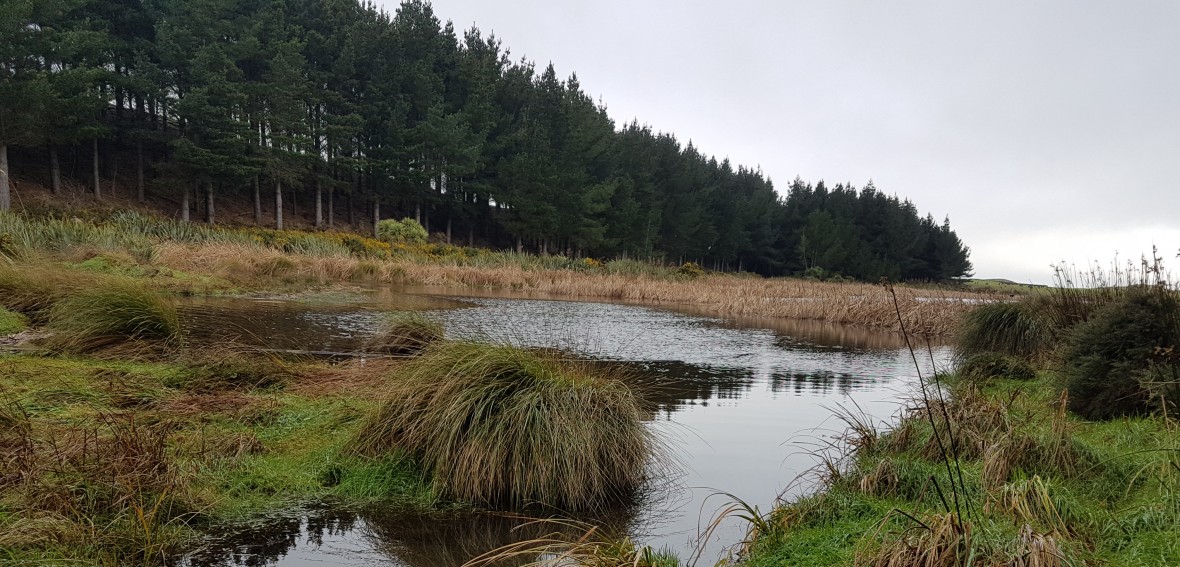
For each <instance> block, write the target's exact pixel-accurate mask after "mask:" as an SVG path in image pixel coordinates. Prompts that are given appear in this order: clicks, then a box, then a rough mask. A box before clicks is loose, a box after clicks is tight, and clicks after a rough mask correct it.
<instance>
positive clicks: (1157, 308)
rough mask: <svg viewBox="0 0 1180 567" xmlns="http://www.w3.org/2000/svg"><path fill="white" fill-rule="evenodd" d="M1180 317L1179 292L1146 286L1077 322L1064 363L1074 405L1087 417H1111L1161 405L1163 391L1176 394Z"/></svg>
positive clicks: (1139, 412) (1063, 369)
mask: <svg viewBox="0 0 1180 567" xmlns="http://www.w3.org/2000/svg"><path fill="white" fill-rule="evenodd" d="M1178 321H1180V301H1178V300H1177V297H1176V294H1175V293H1174V292H1171V291H1169V290H1167V289H1165V288H1162V287H1147V286H1143V287H1135V288H1130V289H1128V290H1127V293H1126V295H1125V297H1123V298H1122V299H1120V300H1117V301H1114V302H1112V303H1110V304H1108V305H1106V306H1104V307H1101V308H1100V309H1098V310H1097V311H1095V312H1094V314H1093V316H1091V317H1090V319H1089V320H1087V321H1085V322H1084V323H1081V324H1079V325H1077V326H1075V327H1074V328H1073V330H1072V331H1071V332H1070V335H1069V337H1068V339H1067V341H1066V348H1065V352H1064V361H1063V366H1062V375H1063V377H1064V378H1065V381H1066V384H1067V386H1068V388H1069V396H1070V399H1069V408H1070V409H1071V410H1073V411H1074V412H1076V413H1078V414H1080V415H1082V416H1084V417H1086V418H1088V419H1110V418H1112V417H1117V416H1121V415H1135V414H1143V413H1147V412H1149V411H1151V409H1152V407H1153V405H1156V407H1158V404H1159V403H1160V400H1159V398H1158V397H1159V396H1165V398H1164V399H1165V400H1166V396H1167V395H1168V394H1169V393H1172V394H1173V395H1174V394H1175V388H1174V387H1172V388H1170V389H1169V388H1168V387H1167V384H1166V382H1168V381H1169V380H1170V377H1171V376H1175V375H1176V374H1177V371H1176V364H1177V362H1178V361H1177V360H1175V358H1174V356H1173V352H1174V347H1175V345H1176V344H1177V342H1178V341H1177V339H1178V338H1180V326H1178V325H1177V322H1178ZM1161 383H1165V384H1163V387H1161ZM1169 390H1170V392H1169ZM1164 403H1169V402H1167V401H1165V402H1164ZM1170 403H1175V400H1174V399H1173V400H1171V402H1170Z"/></svg>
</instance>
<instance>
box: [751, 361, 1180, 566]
mask: <svg viewBox="0 0 1180 567" xmlns="http://www.w3.org/2000/svg"><path fill="white" fill-rule="evenodd" d="M1053 378H1054V377H1053V376H1051V375H1045V374H1042V375H1041V376H1040V377H1039V378H1038V379H1037V380H1033V381H1027V380H1013V379H1009V378H996V379H994V380H991V381H989V382H988V383H986V384H985V385H982V386H978V385H977V384H975V383H973V382H970V381H966V380H954V381H952V382H951V385H952V388H951V390H952V393H951V400H950V401H949V402H948V404H947V406H946V408H947V411H948V415H950V416H951V423H952V425H951V429H953V430H954V431H955V434H956V437H957V440H958V442H959V444H960V445H959V447H958V451H959V459H958V460H957V461H955V460H953V459H952V463H953V466H951V467H950V468H949V471H948V467H947V466H946V463H945V462H944V461H943V460H942V459H941V452H940V451H939V449H938V448H937V441H936V440H935V439H934V435H933V434H932V431H933V430H932V429H931V426H930V420H929V416H928V415H927V413H926V411H925V409H924V408H922V407H915V408H913V409H911V410H910V411H909V412H908V413H907V415H906V416H905V417H904V418H903V419H902V421H901V422H900V423H899V424H898V425H897V426H896V427H895V428H893V429H892V430H891V431H887V432H886V431H879V430H876V429H874V428H873V427H870V426H869V424H858V426H857V428H856V429H854V430H852V431H850V432H849V436H850V438H849V441H851V445H850V446H851V447H853V448H855V452H853V453H850V454H847V455H844V456H842V457H837V458H833V459H832V460H830V461H829V462H828V463H827V466H826V467H825V469H824V471H825V472H824V475H825V478H824V480H825V483H824V486H823V490H822V491H821V492H819V493H818V494H816V495H814V496H811V497H808V498H804V499H801V500H798V501H795V502H792V503H790V504H787V505H784V506H781V507H779V508H777V509H776V510H775V511H774V512H773V513H772V514H770V515H769V516H768V517H767V518H765V520H764V521H763V522H761V523H759V524H758V528H757V529H756V535H755V539H754V541H753V543H752V544H751V545H750V547H749V548H748V558H747V562H748V564H750V565H850V564H856V565H865V564H867V565H918V564H920V565H947V566H951V565H968V564H970V565H1175V564H1178V563H1180V425H1178V424H1177V423H1176V422H1175V421H1173V420H1171V419H1169V418H1165V417H1162V416H1158V417H1157V416H1149V417H1137V418H1127V419H1123V420H1118V421H1110V422H1089V421H1085V420H1082V419H1080V418H1077V417H1075V416H1073V415H1071V414H1069V413H1068V412H1067V411H1066V410H1065V408H1064V406H1063V404H1064V403H1065V398H1064V397H1063V395H1062V391H1061V389H1060V388H1058V387H1055V386H1054V385H1053V384H1054V380H1053ZM936 411H939V412H941V408H939V409H938V410H936ZM935 423H938V424H939V427H940V428H941V423H939V421H938V419H936V421H935ZM943 435H944V442H946V441H949V439H948V438H947V437H946V436H945V435H946V433H945V430H943ZM960 474H961V475H962V476H961V479H962V482H961V484H960V482H959V478H960V477H959V475H960ZM952 487H955V488H952Z"/></svg>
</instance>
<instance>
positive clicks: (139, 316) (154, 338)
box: [48, 279, 180, 353]
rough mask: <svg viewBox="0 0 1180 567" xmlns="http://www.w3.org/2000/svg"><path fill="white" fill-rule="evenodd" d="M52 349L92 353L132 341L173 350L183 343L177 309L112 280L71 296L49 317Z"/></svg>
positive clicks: (126, 282)
mask: <svg viewBox="0 0 1180 567" xmlns="http://www.w3.org/2000/svg"><path fill="white" fill-rule="evenodd" d="M49 328H50V330H51V331H52V332H53V334H52V335H51V336H50V337H49V339H48V344H49V346H50V347H51V348H53V349H56V350H60V351H64V352H71V353H89V352H94V351H97V350H101V349H104V348H107V347H111V346H115V345H118V344H120V343H126V342H129V341H132V342H137V343H140V344H141V345H143V346H153V347H162V346H170V345H172V344H174V343H176V342H177V341H178V340H179V336H180V335H179V333H180V320H179V317H178V316H177V314H176V307H175V306H173V305H172V303H171V302H169V301H168V300H166V299H165V298H164V297H162V296H161V295H160V294H158V293H156V292H154V291H151V290H148V289H147V288H145V287H143V286H141V285H138V284H136V283H134V282H132V281H129V280H117V279H114V280H108V281H103V282H100V283H99V284H96V286H95V287H93V288H91V289H87V290H83V291H78V292H74V293H71V294H69V295H67V296H65V297H64V298H63V299H61V300H60V301H58V302H57V303H55V304H54V305H53V307H52V309H51V310H50V313H49Z"/></svg>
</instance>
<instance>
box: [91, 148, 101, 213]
mask: <svg viewBox="0 0 1180 567" xmlns="http://www.w3.org/2000/svg"><path fill="white" fill-rule="evenodd" d="M93 149H94V198H95V199H98V198H101V197H102V187H101V186H100V185H99V182H98V138H97V137H95V138H94V144H93Z"/></svg>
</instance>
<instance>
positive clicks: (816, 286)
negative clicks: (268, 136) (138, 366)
mask: <svg viewBox="0 0 1180 567" xmlns="http://www.w3.org/2000/svg"><path fill="white" fill-rule="evenodd" d="M0 234H2V235H3V242H4V243H5V244H4V245H3V246H2V247H0V255H3V256H5V257H8V258H10V259H15V260H24V261H28V260H33V259H37V258H42V257H44V256H45V255H46V254H57V255H67V256H68V255H70V254H71V252H73V253H76V252H77V251H78V250H90V251H94V252H99V253H121V254H124V255H126V256H127V257H129V258H131V259H133V260H134V261H136V262H141V263H145V264H151V265H160V266H164V267H168V268H171V269H174V270H179V271H182V272H186V273H193V274H203V275H208V276H215V277H218V278H222V279H224V280H227V281H229V282H232V283H233V284H235V285H238V286H244V287H255V288H267V287H274V286H275V285H276V284H310V285H324V284H330V283H336V282H345V281H373V282H382V283H408V284H421V285H437V286H461V287H474V288H494V289H504V290H513V291H522V292H533V293H542V294H550V295H554V296H561V297H571V298H585V299H606V300H617V301H634V302H643V303H654V304H685V305H693V306H694V307H697V308H699V309H701V310H704V311H707V312H708V313H710V314H713V315H718V316H762V317H780V318H792V319H804V320H816V321H826V322H832V323H841V324H851V325H859V326H864V327H872V328H878V329H883V330H900V328H901V327H902V325H904V326H905V327H906V328H907V329H908V330H909V331H910V332H911V333H913V334H918V335H927V336H932V335H946V334H950V333H952V332H953V331H954V330H955V329H956V324H957V322H958V320H959V319H960V318H961V317H962V316H963V315H964V314H965V313H966V312H967V311H968V310H970V308H971V307H972V306H973V305H974V304H976V303H979V302H981V301H990V300H992V299H993V298H994V296H992V295H989V294H980V293H972V292H964V291H948V290H931V289H924V290H919V289H914V288H906V287H901V288H898V289H897V295H898V306H899V307H900V310H901V314H902V317H901V320H900V322H899V320H898V318H897V317H896V314H895V312H894V305H893V300H892V297H890V295H889V294H888V293H886V292H885V291H884V290H883V289H881V287H880V286H876V285H872V284H856V283H835V282H817V281H810V280H799V279H785V278H776V279H764V278H759V277H751V276H749V275H727V274H704V275H702V274H701V273H699V272H698V271H696V270H687V271H686V270H684V269H676V268H668V267H664V266H659V265H656V264H650V263H645V262H639V261H635V260H622V259H620V260H611V261H608V262H600V261H598V260H594V259H589V258H587V259H573V258H567V257H564V256H534V255H528V254H516V253H513V252H496V251H489V250H482V249H475V248H460V247H455V246H449V245H438V244H423V245H391V244H390V243H388V242H381V241H377V240H374V239H371V238H365V237H361V236H358V235H353V234H346V233H335V232H299V231H274V230H266V229H258V228H251V229H229V228H221V227H214V226H207V225H200V224H196V223H184V222H177V221H171V220H163V219H155V218H152V217H147V216H144V215H140V214H136V213H116V214H112V215H109V216H108V217H106V218H103V219H101V220H98V221H83V220H78V219H74V218H71V219H54V218H38V219H30V218H27V217H25V216H21V215H15V214H2V215H0ZM682 268H683V267H682Z"/></svg>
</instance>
